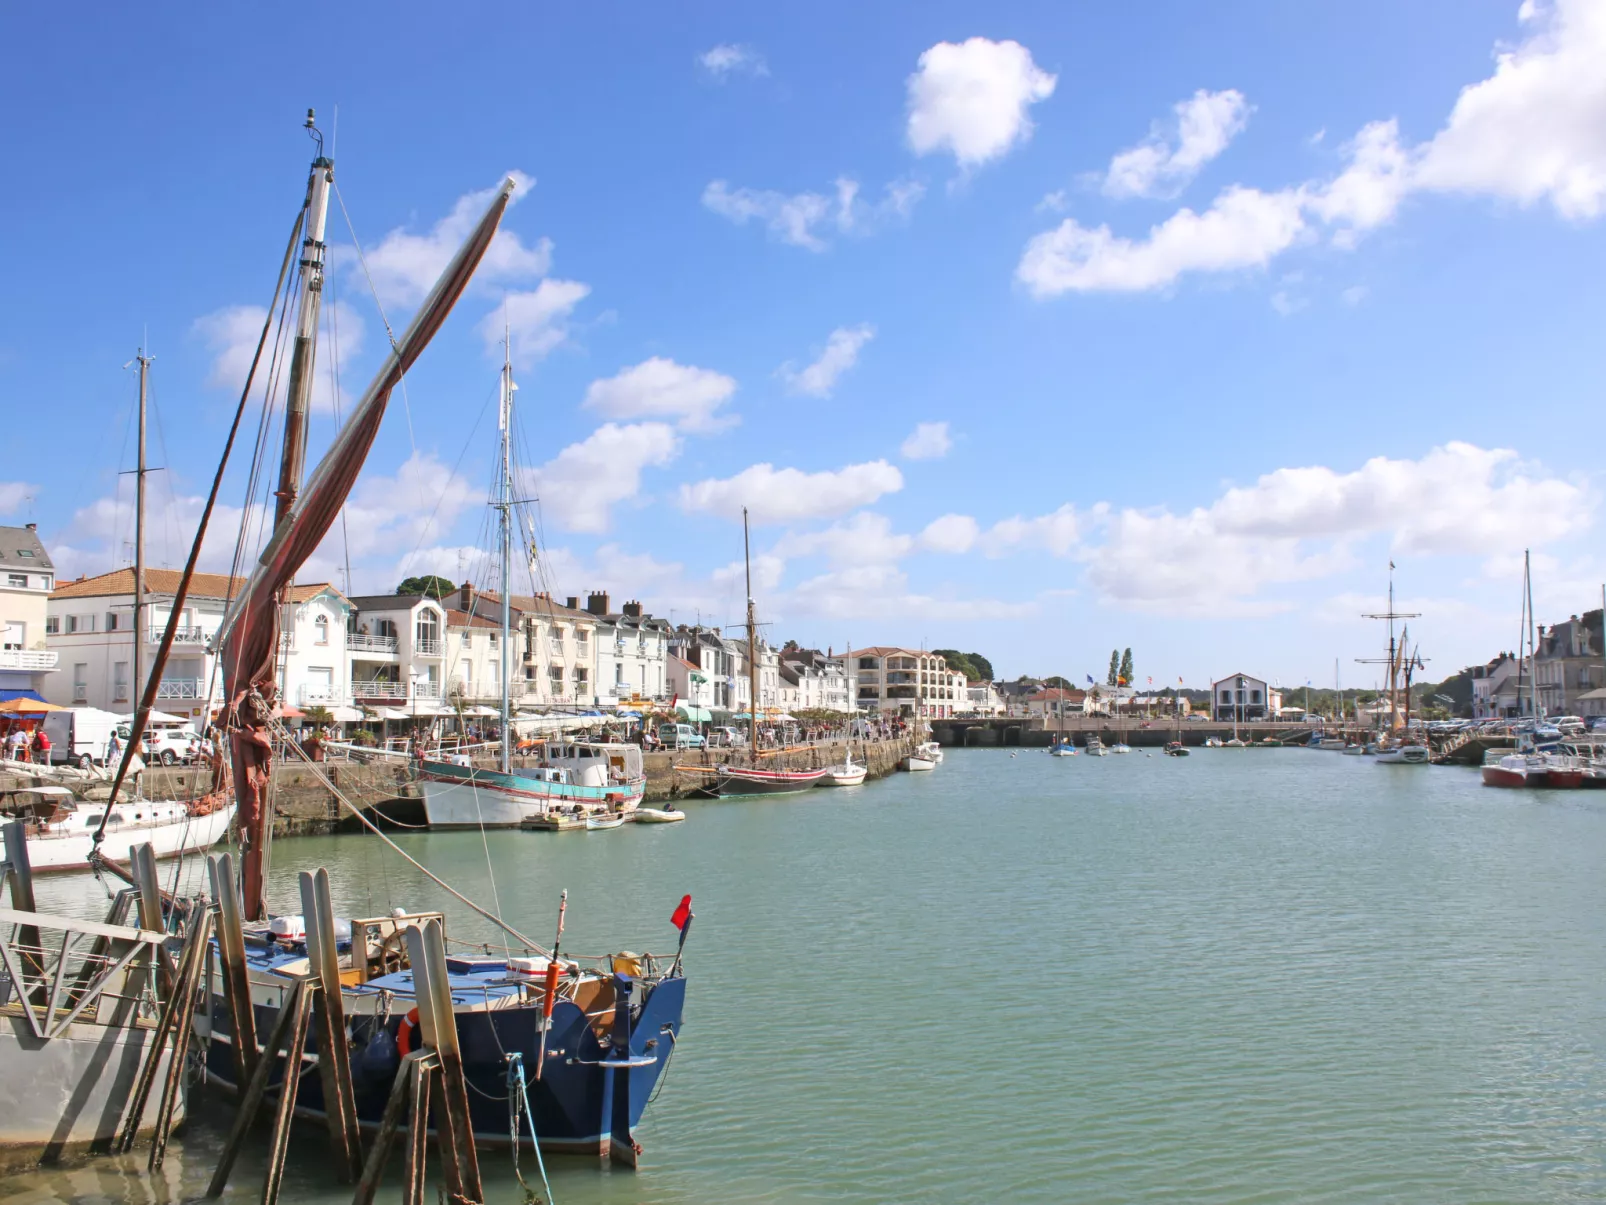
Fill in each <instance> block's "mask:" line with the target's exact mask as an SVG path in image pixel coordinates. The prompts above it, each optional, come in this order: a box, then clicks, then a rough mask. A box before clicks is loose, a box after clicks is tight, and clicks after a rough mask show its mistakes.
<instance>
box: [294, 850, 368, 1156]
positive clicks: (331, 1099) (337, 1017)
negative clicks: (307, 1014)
mask: <svg viewBox="0 0 1606 1205" xmlns="http://www.w3.org/2000/svg"><path fill="white" fill-rule="evenodd" d="M301 912H302V916H303V917H304V919H305V921H306V927H307V959H308V963H309V964H310V965H311V967H312V973H313V976H314V977H315V978H316V979H317V981H318V985H319V991H318V993H317V1019H318V1075H319V1078H320V1079H321V1080H322V1082H323V1102H324V1103H323V1108H324V1117H325V1118H326V1120H327V1121H328V1123H329V1142H330V1146H331V1147H332V1148H333V1149H332V1154H333V1158H334V1166H335V1175H336V1176H337V1177H338V1179H339V1180H340V1182H341V1183H343V1184H354V1183H356V1182H357V1181H358V1180H359V1179H360V1178H361V1176H362V1135H361V1131H360V1130H359V1129H358V1128H357V1096H356V1092H355V1091H354V1089H353V1087H352V1083H351V1051H350V1049H349V1044H348V1043H347V1041H346V1016H345V1009H344V1007H343V1004H342V1001H341V996H340V961H339V956H338V952H337V951H336V949H335V915H334V904H333V903H332V902H331V900H330V895H329V872H328V871H326V870H324V869H323V868H322V867H319V868H318V869H317V871H315V872H308V871H305V870H304V871H302V872H301ZM354 937H355V935H354Z"/></svg>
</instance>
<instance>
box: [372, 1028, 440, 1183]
mask: <svg viewBox="0 0 1606 1205" xmlns="http://www.w3.org/2000/svg"><path fill="white" fill-rule="evenodd" d="M425 1060H427V1061H428V1069H429V1070H433V1068H434V1067H436V1066H437V1065H438V1064H437V1063H436V1061H435V1056H434V1053H433V1052H432V1051H430V1050H428V1049H424V1050H414V1051H411V1052H409V1053H408V1054H406V1055H404V1056H402V1061H401V1066H400V1067H398V1068H397V1069H396V1078H395V1079H394V1080H392V1081H391V1085H390V1097H389V1099H387V1100H386V1101H385V1114H384V1116H383V1117H382V1118H381V1119H380V1121H379V1130H378V1131H377V1132H376V1133H375V1134H374V1140H373V1142H372V1143H371V1144H370V1145H369V1147H368V1157H367V1159H366V1161H365V1162H364V1163H363V1165H362V1175H361V1176H360V1177H359V1178H358V1180H357V1191H356V1192H355V1193H353V1194H352V1197H351V1205H373V1200H374V1194H375V1193H377V1192H378V1191H379V1181H380V1178H381V1177H382V1176H383V1175H384V1173H385V1164H386V1163H387V1162H388V1161H389V1160H390V1148H391V1147H392V1146H393V1145H394V1144H395V1141H396V1131H397V1130H398V1129H400V1128H401V1122H402V1117H403V1116H404V1115H405V1114H406V1112H407V1106H408V1103H409V1102H410V1101H411V1100H412V1098H413V1077H414V1075H415V1069H414V1066H413V1065H414V1064H415V1063H419V1062H423V1061H425ZM407 1125H408V1130H407V1132H408V1134H409V1135H412V1134H422V1133H424V1132H425V1131H426V1130H427V1129H428V1128H429V1118H428V1117H414V1118H412V1119H411V1120H409V1121H408V1123H407ZM410 1163H411V1157H410V1154H409V1165H410Z"/></svg>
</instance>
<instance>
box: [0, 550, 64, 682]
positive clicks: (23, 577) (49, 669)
mask: <svg viewBox="0 0 1606 1205" xmlns="http://www.w3.org/2000/svg"><path fill="white" fill-rule="evenodd" d="M55 585H56V568H55V566H54V565H52V564H51V562H50V554H49V553H47V552H46V551H45V546H44V545H43V544H41V543H40V542H39V531H38V529H37V528H36V527H35V525H34V524H32V523H30V524H28V525H27V526H26V527H0V701H4V700H6V699H14V698H17V697H19V696H31V695H37V696H39V697H40V698H46V697H47V694H46V691H47V689H48V680H49V679H51V678H53V677H55V676H56V663H57V661H58V660H59V655H58V654H57V653H55V652H53V651H52V650H51V648H50V645H49V641H48V640H47V639H46V635H45V633H46V627H47V625H48V623H49V615H50V601H49V600H50V592H51V591H52V590H53V589H55Z"/></svg>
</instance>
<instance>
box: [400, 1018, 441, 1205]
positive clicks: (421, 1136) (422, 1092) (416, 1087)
mask: <svg viewBox="0 0 1606 1205" xmlns="http://www.w3.org/2000/svg"><path fill="white" fill-rule="evenodd" d="M419 1015H420V1016H422V1015H423V1010H422V1009H420V1010H419ZM436 1075H437V1072H435V1071H433V1070H431V1069H429V1068H428V1067H426V1066H425V1065H424V1063H423V1061H422V1060H420V1061H419V1062H416V1063H414V1064H413V1066H412V1075H411V1076H410V1077H409V1080H410V1082H409V1083H408V1085H407V1089H408V1092H407V1094H408V1097H409V1098H410V1099H409V1112H410V1114H411V1121H410V1123H409V1125H408V1127H407V1163H406V1170H405V1171H404V1172H403V1174H402V1205H428V1202H427V1201H426V1200H425V1198H424V1190H425V1188H426V1187H427V1184H426V1182H425V1172H426V1170H427V1169H426V1160H427V1157H428V1146H427V1139H428V1137H429V1085H430V1081H432V1080H433V1079H435V1077H436ZM442 1159H443V1161H444V1159H445V1152H442Z"/></svg>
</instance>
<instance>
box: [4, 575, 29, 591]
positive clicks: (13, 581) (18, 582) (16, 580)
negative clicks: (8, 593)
mask: <svg viewBox="0 0 1606 1205" xmlns="http://www.w3.org/2000/svg"><path fill="white" fill-rule="evenodd" d="M6 584H7V585H8V586H21V587H22V588H23V589H25V590H26V589H27V588H28V575H27V574H26V573H10V574H7V575H6Z"/></svg>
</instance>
